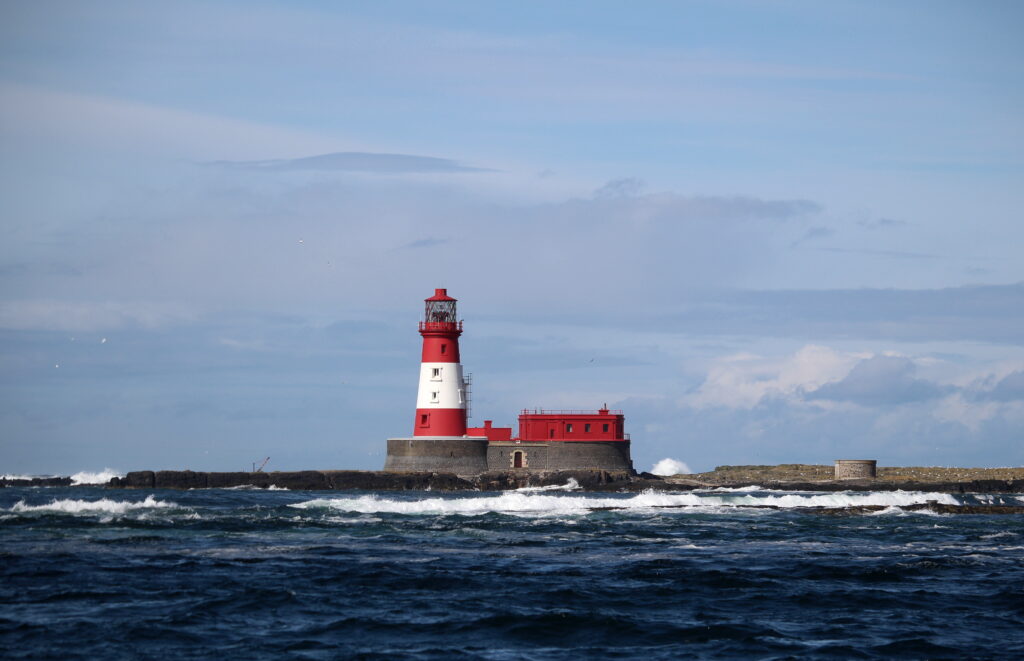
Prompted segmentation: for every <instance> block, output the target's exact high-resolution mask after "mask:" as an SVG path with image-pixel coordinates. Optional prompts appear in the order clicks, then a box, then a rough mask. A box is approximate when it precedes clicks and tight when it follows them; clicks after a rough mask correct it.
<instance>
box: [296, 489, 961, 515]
mask: <svg viewBox="0 0 1024 661" xmlns="http://www.w3.org/2000/svg"><path fill="white" fill-rule="evenodd" d="M930 500H933V501H937V502H938V503H942V504H947V505H957V504H959V503H960V501H959V500H958V499H957V498H955V497H954V496H952V495H950V494H945V493H924V492H915V491H882V492H839V493H814V494H796V493H780V492H761V493H758V492H750V491H742V492H733V493H726V492H711V493H693V492H691V493H683V494H671V493H659V492H643V493H640V494H636V495H633V496H629V497H625V498H621V497H618V498H617V497H607V496H604V497H602V496H594V495H576V494H572V495H569V494H566V495H553V494H552V495H549V494H547V493H540V492H536V491H534V492H524V491H523V490H518V491H509V492H505V493H502V494H499V495H480V496H472V497H462V498H443V497H438V498H421V499H415V500H410V499H407V498H394V497H389V496H378V495H365V496H357V497H342V498H316V499H313V500H308V501H305V502H301V503H294V504H292V505H291V507H296V508H300V509H317V508H328V509H332V510H336V511H342V512H358V513H363V514H381V513H390V514H426V515H448V514H452V515H464V516H478V515H482V514H490V513H497V514H516V515H523V514H526V515H540V516H544V515H565V514H570V515H572V514H586V513H589V512H595V511H611V510H616V511H625V512H628V511H638V512H640V511H654V510H668V509H679V510H682V509H694V510H703V509H722V508H734V509H735V508H750V507H759V508H778V509H793V508H801V507H857V506H872V505H880V506H891V507H899V506H906V505H916V504H923V503H926V502H927V501H930Z"/></svg>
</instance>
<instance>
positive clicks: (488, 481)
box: [108, 470, 632, 491]
mask: <svg viewBox="0 0 1024 661" xmlns="http://www.w3.org/2000/svg"><path fill="white" fill-rule="evenodd" d="M631 479H632V476H631V475H630V473H629V472H627V471H602V470H595V471H550V472H543V473H528V472H525V471H495V472H490V473H483V474H481V475H477V476H472V477H466V476H459V475H453V474H451V473H434V472H416V473H390V472H383V471H281V472H273V473H262V472H260V473H198V472H193V471H157V472H155V473H154V472H153V471H136V472H132V473H128V474H127V475H126V476H125V477H123V478H114V479H112V480H111V481H110V483H109V484H108V486H109V487H112V488H121V489H225V488H230V487H239V486H253V487H258V488H262V489H266V488H268V487H271V486H273V487H277V488H281V489H292V490H302V491H325V490H366V491H412V490H435V491H476V490H482V491H504V490H507V489H519V488H522V487H531V486H534V487H538V486H541V487H542V486H560V485H565V484H569V481H570V480H575V481H576V484H578V485H579V487H580V488H582V489H587V490H591V491H602V490H603V491H608V490H620V489H623V488H625V487H627V486H628V485H629V484H630V481H631Z"/></svg>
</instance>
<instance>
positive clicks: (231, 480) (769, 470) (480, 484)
mask: <svg viewBox="0 0 1024 661" xmlns="http://www.w3.org/2000/svg"><path fill="white" fill-rule="evenodd" d="M830 468H831V467H827V466H813V465H804V464H781V465H778V466H720V467H718V468H716V469H715V470H714V471H711V472H708V473H698V474H693V475H675V476H670V477H658V476H656V475H651V474H650V473H641V474H639V475H637V474H632V473H628V472H626V471H603V470H576V471H547V472H524V471H495V472H489V473H483V474H480V475H473V476H465V475H454V474H449V473H432V472H423V473H391V472H384V471H345V470H328V471H312V470H310V471H276V472H262V471H259V472H248V473H247V472H206V471H133V472H131V473H128V474H127V475H125V476H124V477H115V478H113V479H112V480H110V482H108V483H106V484H100V485H94V486H103V487H107V488H113V489H223V488H231V487H254V488H260V489H267V488H271V487H273V488H277V489H290V490H304V491H335V490H339V491H340V490H366V491H414V490H419V491H427V490H431V491H503V490H507V489H520V488H523V487H547V486H559V485H565V484H568V483H569V481H570V480H574V481H575V483H576V484H577V485H578V487H579V488H580V489H582V490H586V491H632V492H637V491H645V490H656V491H692V490H696V489H713V488H729V489H737V488H743V487H753V486H758V487H762V488H766V489H778V490H783V491H829V492H834V491H897V490H901V491H923V492H934V493H954V494H961V493H977V494H990V493H1024V469H1016V468H1005V469H1002V468H999V469H992V468H923V467H912V468H905V467H903V468H881V469H879V477H877V478H875V479H862V480H835V479H830V478H831V474H830V471H829V469H830ZM0 486H11V487H15V486H29V487H31V486H36V487H46V486H72V481H71V478H69V477H43V478H32V479H0Z"/></svg>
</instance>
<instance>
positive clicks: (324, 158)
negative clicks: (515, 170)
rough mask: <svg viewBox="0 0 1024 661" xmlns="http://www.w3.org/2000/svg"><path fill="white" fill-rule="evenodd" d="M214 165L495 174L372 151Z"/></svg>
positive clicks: (288, 169)
mask: <svg viewBox="0 0 1024 661" xmlns="http://www.w3.org/2000/svg"><path fill="white" fill-rule="evenodd" d="M210 165H217V166H222V167H229V168H235V169H244V170H252V171H256V172H294V171H318V172H375V173H394V174H405V173H416V172H493V170H488V169H486V168H477V167H470V166H468V165H462V164H461V163H458V162H457V161H454V160H451V159H448V158H437V157H434V156H416V155H411V154H375V153H370V152H335V153H332V154H320V155H318V156H305V157H303V158H282V159H272V160H265V161H214V162H212V163H210Z"/></svg>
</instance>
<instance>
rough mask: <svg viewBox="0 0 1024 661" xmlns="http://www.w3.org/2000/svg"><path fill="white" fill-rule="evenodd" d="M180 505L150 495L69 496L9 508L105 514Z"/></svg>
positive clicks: (30, 511) (27, 511)
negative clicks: (141, 497)
mask: <svg viewBox="0 0 1024 661" xmlns="http://www.w3.org/2000/svg"><path fill="white" fill-rule="evenodd" d="M178 507H180V506H179V505H178V504H177V503H173V502H170V501H164V500H157V499H156V498H155V497H153V496H152V495H149V496H147V497H146V499H145V500H141V501H129V500H110V499H109V498H101V499H99V500H76V499H71V498H61V499H56V498H55V499H53V500H51V501H50V502H49V503H44V504H41V505H29V504H27V503H26V502H25V501H24V500H20V501H18V502H17V503H15V504H14V505H13V506H12V507H11V508H10V509H9V510H7V511H9V512H11V513H15V514H84V515H94V514H105V515H123V514H127V513H128V512H132V511H136V510H153V509H168V508H178Z"/></svg>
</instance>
